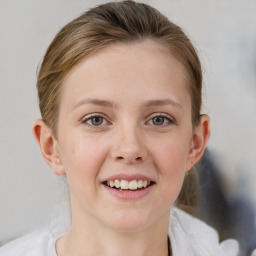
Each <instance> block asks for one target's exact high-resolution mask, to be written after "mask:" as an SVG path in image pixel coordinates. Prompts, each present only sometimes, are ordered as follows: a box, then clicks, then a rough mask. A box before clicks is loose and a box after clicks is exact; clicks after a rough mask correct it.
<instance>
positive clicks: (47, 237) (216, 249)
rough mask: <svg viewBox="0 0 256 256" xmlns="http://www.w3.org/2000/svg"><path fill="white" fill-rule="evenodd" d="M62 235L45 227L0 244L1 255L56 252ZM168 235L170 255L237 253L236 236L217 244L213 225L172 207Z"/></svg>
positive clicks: (53, 255)
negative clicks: (56, 246)
mask: <svg viewBox="0 0 256 256" xmlns="http://www.w3.org/2000/svg"><path fill="white" fill-rule="evenodd" d="M62 235H63V233H58V232H57V233H56V232H50V231H49V230H48V229H47V228H45V229H41V230H38V231H35V232H33V233H30V234H28V235H26V236H23V237H21V238H18V239H16V240H14V241H12V242H10V243H8V244H7V245H5V246H3V247H0V256H57V253H56V249H55V243H56V240H57V239H58V238H59V237H61V236H62ZM169 237H170V240H171V246H172V253H173V256H237V255H238V253H239V248H238V243H237V242H236V241H235V240H233V239H229V240H226V241H224V242H222V243H221V244H220V243H219V237H218V234H217V232H216V231H215V230H214V229H213V228H211V227H209V226H208V225H207V224H205V223H204V222H202V221H200V220H198V219H196V218H194V217H192V216H191V215H189V214H187V213H185V212H183V211H181V210H179V209H177V208H173V209H172V210H171V215H170V225H169Z"/></svg>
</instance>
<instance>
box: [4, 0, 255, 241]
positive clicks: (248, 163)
mask: <svg viewBox="0 0 256 256" xmlns="http://www.w3.org/2000/svg"><path fill="white" fill-rule="evenodd" d="M103 2H104V1H97V0H93V1H89V0H84V1H82V0H76V1H71V0H70V1H67V0H51V1H50V0H0V243H2V244H3V243H6V242H7V241H9V240H10V239H13V238H15V237H17V236H20V235H22V234H24V233H26V232H29V231H31V230H33V229H35V228H37V227H39V226H41V225H44V224H46V223H47V222H48V221H49V213H50V212H51V209H52V207H53V205H55V204H57V203H58V196H57V194H58V193H59V192H58V191H60V188H61V187H62V185H61V183H60V181H59V179H58V177H56V176H55V175H54V174H53V173H52V172H51V170H50V168H49V167H48V166H47V165H46V164H45V163H44V161H43V160H42V157H41V155H40V153H39V149H38V147H37V145H36V143H35V141H34V138H33V136H32V124H33V121H34V120H35V119H36V118H38V117H40V115H39V110H38V106H37V95H36V89H35V84H36V69H37V66H38V64H39V63H40V61H41V60H42V58H43V55H44V52H45V50H46V48H47V46H48V45H49V43H50V42H51V40H52V39H53V37H54V35H55V34H56V33H57V31H58V30H59V29H60V28H61V27H62V26H63V25H65V24H66V23H67V22H68V21H70V20H72V19H73V18H75V17H76V16H78V15H79V14H81V13H82V12H83V11H85V10H86V9H88V8H89V7H92V6H95V5H96V4H100V3H103ZM105 2H106V1H105ZM144 2H147V3H149V4H151V5H153V6H155V7H157V8H158V9H159V10H160V11H161V12H162V13H164V14H165V15H166V16H168V17H169V18H170V19H171V20H172V21H174V22H176V23H178V24H179V25H180V26H181V27H182V28H183V29H184V30H185V32H187V34H188V35H189V36H190V38H191V39H192V41H193V43H194V44H195V45H196V47H197V49H198V51H199V54H200V56H201V60H202V63H203V66H204V75H205V80H204V85H205V89H204V96H205V100H204V112H206V113H208V114H209V115H210V116H211V129H212V133H211V139H210V143H209V148H210V149H211V150H212V152H213V153H214V156H215V159H216V161H217V162H218V164H219V165H220V167H221V171H222V175H223V180H224V182H225V188H226V193H227V194H228V195H229V196H230V197H231V198H232V197H233V196H235V195H238V194H243V195H246V196H248V197H249V198H251V200H252V201H253V202H254V204H255V203H256V169H255V160H256V15H255V10H256V1H253V0H251V1H250V0H247V1H244V0H225V1H222V0H219V1H218V0H216V1H212V0H187V1H185V0H155V1H154V0H152V1H144Z"/></svg>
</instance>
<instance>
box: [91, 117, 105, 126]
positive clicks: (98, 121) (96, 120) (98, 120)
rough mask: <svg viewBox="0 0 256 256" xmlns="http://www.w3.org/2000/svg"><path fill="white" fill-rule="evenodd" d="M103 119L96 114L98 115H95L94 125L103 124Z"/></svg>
mask: <svg viewBox="0 0 256 256" xmlns="http://www.w3.org/2000/svg"><path fill="white" fill-rule="evenodd" d="M102 121H103V120H102V117H99V116H96V117H93V119H92V124H93V125H101V124H102Z"/></svg>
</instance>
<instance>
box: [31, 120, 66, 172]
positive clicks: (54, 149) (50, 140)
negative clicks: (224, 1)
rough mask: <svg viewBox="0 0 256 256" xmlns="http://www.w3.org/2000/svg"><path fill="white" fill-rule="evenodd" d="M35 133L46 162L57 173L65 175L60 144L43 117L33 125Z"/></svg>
mask: <svg viewBox="0 0 256 256" xmlns="http://www.w3.org/2000/svg"><path fill="white" fill-rule="evenodd" d="M33 134H34V137H35V139H36V141H37V144H38V145H39V148H40V151H41V154H42V156H43V158H44V160H45V161H46V163H47V164H48V165H49V166H50V167H51V168H52V170H53V171H54V172H55V174H57V175H65V170H64V167H63V164H62V160H61V156H60V151H59V144H58V141H57V140H56V138H55V137H54V135H53V132H52V130H51V129H50V127H49V126H48V125H46V123H45V122H44V121H43V120H42V119H38V120H36V121H35V123H34V125H33Z"/></svg>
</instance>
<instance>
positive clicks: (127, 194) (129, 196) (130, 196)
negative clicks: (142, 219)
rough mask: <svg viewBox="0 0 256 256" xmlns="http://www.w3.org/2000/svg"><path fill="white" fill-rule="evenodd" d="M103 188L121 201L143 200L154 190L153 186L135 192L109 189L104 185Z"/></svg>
mask: <svg viewBox="0 0 256 256" xmlns="http://www.w3.org/2000/svg"><path fill="white" fill-rule="evenodd" d="M103 186H104V188H105V189H106V190H107V191H108V192H109V193H110V194H111V195H112V196H114V197H116V198H118V199H121V200H139V199H141V198H144V197H145V196H147V195H148V194H149V193H150V192H151V191H152V189H153V188H154V186H155V184H153V185H151V186H149V187H147V188H144V189H141V190H135V191H119V190H117V189H114V188H110V187H108V186H106V185H103Z"/></svg>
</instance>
